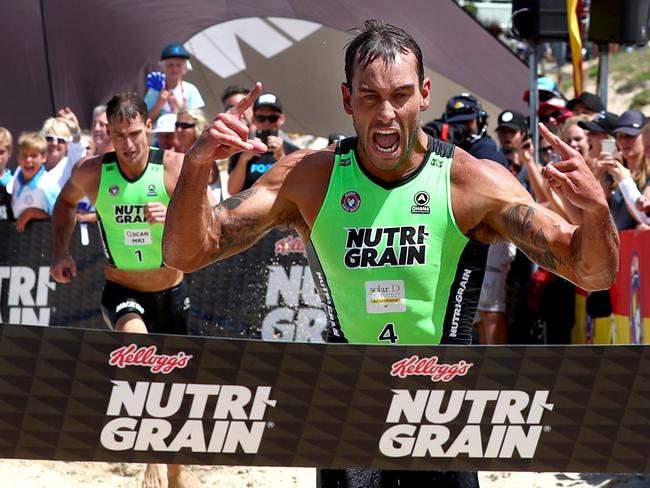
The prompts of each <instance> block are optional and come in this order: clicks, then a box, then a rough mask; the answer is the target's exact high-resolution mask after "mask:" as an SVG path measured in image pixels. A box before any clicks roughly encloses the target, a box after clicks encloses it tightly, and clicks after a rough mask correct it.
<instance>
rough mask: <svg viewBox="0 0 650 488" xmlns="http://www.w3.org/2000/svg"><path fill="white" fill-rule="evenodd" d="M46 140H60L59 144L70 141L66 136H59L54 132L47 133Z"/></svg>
mask: <svg viewBox="0 0 650 488" xmlns="http://www.w3.org/2000/svg"><path fill="white" fill-rule="evenodd" d="M45 140H46V141H47V142H58V143H59V144H65V143H66V142H68V140H67V139H66V138H65V137H59V136H55V135H52V134H48V135H46V136H45Z"/></svg>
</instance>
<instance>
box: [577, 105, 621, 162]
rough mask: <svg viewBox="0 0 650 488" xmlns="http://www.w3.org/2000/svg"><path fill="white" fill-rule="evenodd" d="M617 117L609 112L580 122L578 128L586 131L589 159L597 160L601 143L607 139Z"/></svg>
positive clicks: (600, 113)
mask: <svg viewBox="0 0 650 488" xmlns="http://www.w3.org/2000/svg"><path fill="white" fill-rule="evenodd" d="M617 119H618V115H616V114H613V113H611V112H605V111H602V112H598V113H597V114H596V115H594V117H593V118H592V119H591V120H581V121H580V122H578V126H579V127H581V128H583V129H584V130H586V131H587V140H588V141H589V157H590V158H592V159H597V158H599V157H600V153H601V151H602V144H601V143H602V141H603V140H604V139H609V138H610V136H611V134H612V131H613V130H614V127H615V125H616V120H617Z"/></svg>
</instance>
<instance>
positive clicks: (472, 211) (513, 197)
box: [451, 147, 531, 243]
mask: <svg viewBox="0 0 650 488" xmlns="http://www.w3.org/2000/svg"><path fill="white" fill-rule="evenodd" d="M451 201H452V208H453V212H454V217H455V219H456V222H457V224H458V227H459V228H460V229H461V231H462V232H463V233H464V234H465V235H467V236H468V237H472V238H474V239H476V240H478V241H481V242H487V243H489V242H493V241H494V240H495V239H498V238H499V237H498V236H497V235H496V234H495V232H494V230H492V229H491V228H490V226H488V225H486V217H487V216H488V215H489V214H491V213H492V212H494V211H498V210H499V209H502V208H504V207H505V206H508V205H511V204H515V203H518V202H519V203H527V202H529V201H531V198H530V195H529V194H528V193H527V192H526V190H525V188H524V187H523V186H522V185H521V184H520V183H519V182H518V181H517V180H516V179H515V177H514V176H513V175H512V174H511V173H510V172H509V171H508V170H507V169H506V168H505V167H503V166H502V165H501V164H499V163H497V162H496V161H492V160H489V159H476V158H475V157H474V156H472V155H470V154H469V153H467V152H466V151H464V150H462V149H461V148H459V147H456V149H455V152H454V161H453V163H452V165H451Z"/></svg>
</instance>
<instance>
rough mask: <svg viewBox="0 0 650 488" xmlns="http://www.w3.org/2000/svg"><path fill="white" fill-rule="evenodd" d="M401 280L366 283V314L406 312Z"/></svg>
mask: <svg viewBox="0 0 650 488" xmlns="http://www.w3.org/2000/svg"><path fill="white" fill-rule="evenodd" d="M405 298H406V297H405V294H404V281H403V280H387V281H366V310H367V311H368V313H389V312H406V300H405Z"/></svg>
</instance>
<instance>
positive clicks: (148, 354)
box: [108, 344, 192, 374]
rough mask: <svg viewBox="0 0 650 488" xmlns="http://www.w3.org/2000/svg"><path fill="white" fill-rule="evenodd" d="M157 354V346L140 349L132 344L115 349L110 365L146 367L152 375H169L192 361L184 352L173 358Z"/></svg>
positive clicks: (190, 356)
mask: <svg viewBox="0 0 650 488" xmlns="http://www.w3.org/2000/svg"><path fill="white" fill-rule="evenodd" d="M156 352H157V348H156V346H142V347H138V346H137V345H136V344H130V345H128V346H122V347H120V348H119V349H115V350H114V351H113V352H112V353H111V356H110V359H109V361H108V364H110V365H111V366H117V367H118V368H125V367H127V366H144V367H146V368H149V369H151V372H152V373H163V374H168V373H171V372H172V371H173V370H174V369H176V368H184V367H185V366H187V364H188V363H189V362H190V359H192V355H191V354H185V353H184V352H183V351H181V352H179V353H177V354H175V355H173V356H168V355H167V354H156Z"/></svg>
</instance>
